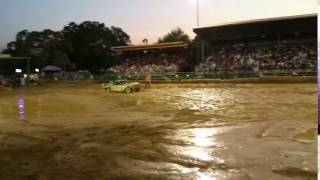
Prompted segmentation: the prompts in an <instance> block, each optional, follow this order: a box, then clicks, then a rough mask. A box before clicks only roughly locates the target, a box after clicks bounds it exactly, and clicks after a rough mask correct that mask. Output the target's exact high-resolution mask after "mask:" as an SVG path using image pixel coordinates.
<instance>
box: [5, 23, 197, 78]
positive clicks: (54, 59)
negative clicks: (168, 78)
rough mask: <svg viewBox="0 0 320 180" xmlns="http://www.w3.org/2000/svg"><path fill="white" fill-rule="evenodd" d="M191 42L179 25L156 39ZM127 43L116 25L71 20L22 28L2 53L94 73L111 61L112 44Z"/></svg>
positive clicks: (39, 62) (126, 39)
mask: <svg viewBox="0 0 320 180" xmlns="http://www.w3.org/2000/svg"><path fill="white" fill-rule="evenodd" d="M173 41H184V42H188V43H189V42H191V41H190V38H189V36H188V35H187V34H185V33H184V32H183V31H182V30H181V29H180V28H177V29H174V30H172V31H171V32H169V33H168V34H166V35H164V36H163V37H162V38H159V40H158V42H173ZM129 44H131V40H130V36H129V35H128V34H127V33H126V32H124V31H123V30H122V29H121V28H120V27H115V26H111V27H106V26H105V24H104V23H100V22H96V21H85V22H82V23H79V24H77V23H74V22H71V23H69V24H68V25H67V26H65V27H64V28H63V29H62V30H61V31H53V30H50V29H45V30H43V31H32V32H30V31H28V30H23V31H20V32H18V33H17V35H16V38H15V41H12V42H9V43H8V44H7V47H6V49H5V50H4V51H3V53H7V54H11V55H12V56H13V57H15V56H22V57H31V58H32V61H31V65H32V66H33V67H43V66H45V65H48V64H50V65H56V66H59V67H61V68H63V69H65V70H67V71H71V70H80V69H87V70H90V71H92V72H97V71H98V70H99V69H101V68H106V67H109V66H111V65H112V64H114V63H115V59H114V57H113V52H112V51H111V49H110V47H112V46H126V45H129Z"/></svg>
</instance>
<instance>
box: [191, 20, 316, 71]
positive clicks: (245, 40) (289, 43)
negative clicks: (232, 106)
mask: <svg viewBox="0 0 320 180" xmlns="http://www.w3.org/2000/svg"><path fill="white" fill-rule="evenodd" d="M194 32H195V33H196V34H197V36H198V37H199V38H200V39H201V40H203V41H205V42H206V47H205V51H204V57H206V58H205V60H204V62H201V63H200V64H198V66H196V71H203V72H216V71H232V72H233V73H234V72H238V71H255V72H262V71H263V72H267V71H273V72H274V71H281V70H284V71H286V72H292V73H294V74H297V72H300V73H303V72H305V71H308V72H310V71H313V72H314V73H313V74H314V75H315V72H316V64H317V56H316V54H317V49H316V47H317V14H307V15H299V16H288V17H279V18H268V19H257V20H250V21H240V22H234V23H226V24H219V25H213V26H206V27H197V28H194ZM298 74H299V73H298Z"/></svg>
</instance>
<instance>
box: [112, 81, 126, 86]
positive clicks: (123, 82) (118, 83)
mask: <svg viewBox="0 0 320 180" xmlns="http://www.w3.org/2000/svg"><path fill="white" fill-rule="evenodd" d="M125 83H126V81H116V82H114V85H121V84H125Z"/></svg>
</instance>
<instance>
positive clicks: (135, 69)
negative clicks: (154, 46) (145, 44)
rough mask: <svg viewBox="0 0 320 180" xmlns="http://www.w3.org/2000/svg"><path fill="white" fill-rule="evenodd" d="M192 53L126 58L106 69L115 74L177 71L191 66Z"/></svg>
mask: <svg viewBox="0 0 320 180" xmlns="http://www.w3.org/2000/svg"><path fill="white" fill-rule="evenodd" d="M189 61H190V55H188V54H185V53H181V54H174V55H169V54H160V55H145V56H142V57H135V58H131V59H126V60H124V61H123V62H122V63H121V64H119V65H116V66H113V67H110V68H108V69H107V70H106V71H107V72H109V73H115V74H150V73H176V72H178V71H181V70H183V69H184V68H185V67H188V66H189V63H188V62H189Z"/></svg>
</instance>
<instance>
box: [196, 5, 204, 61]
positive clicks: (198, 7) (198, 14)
mask: <svg viewBox="0 0 320 180" xmlns="http://www.w3.org/2000/svg"><path fill="white" fill-rule="evenodd" d="M199 26H200V0H197V27H199ZM200 48H201V59H200V61H203V60H204V44H203V40H200Z"/></svg>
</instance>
